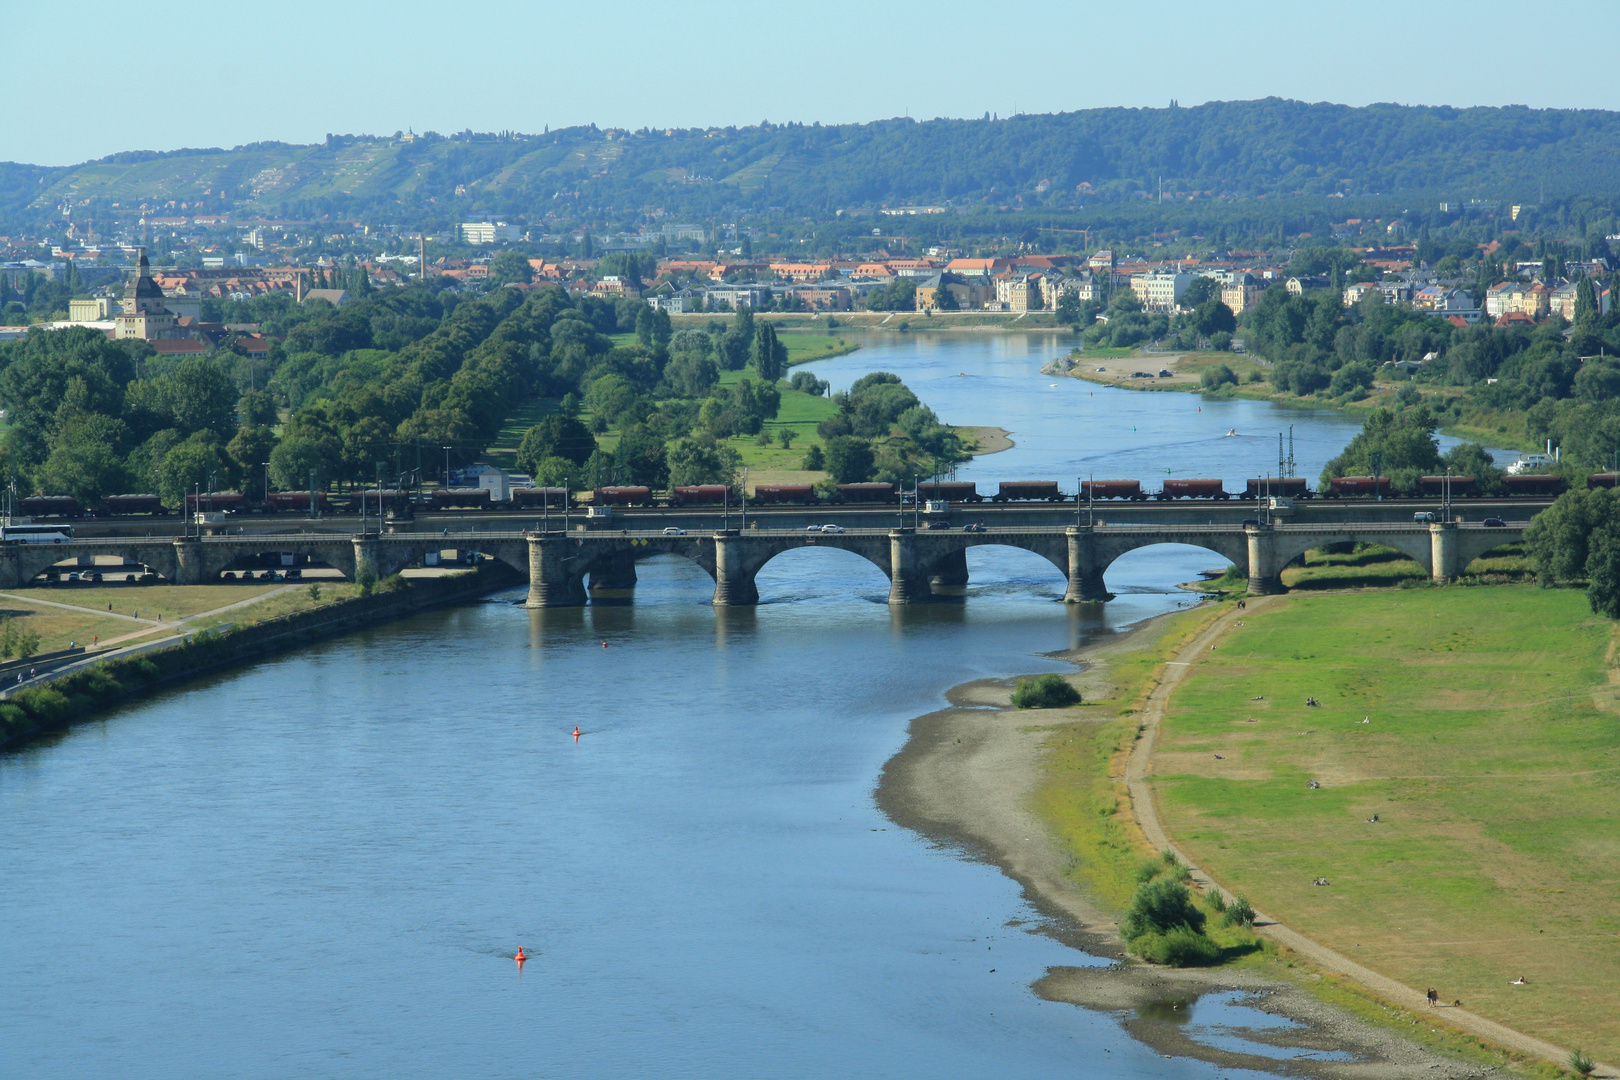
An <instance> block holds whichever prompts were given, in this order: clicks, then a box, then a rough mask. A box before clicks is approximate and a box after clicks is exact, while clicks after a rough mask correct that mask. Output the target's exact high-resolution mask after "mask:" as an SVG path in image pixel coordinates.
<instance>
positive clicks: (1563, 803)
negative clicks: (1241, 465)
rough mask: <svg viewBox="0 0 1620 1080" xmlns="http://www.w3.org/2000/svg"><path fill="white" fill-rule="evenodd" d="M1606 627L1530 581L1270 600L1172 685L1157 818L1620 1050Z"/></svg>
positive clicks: (1598, 1045) (1252, 873)
mask: <svg viewBox="0 0 1620 1080" xmlns="http://www.w3.org/2000/svg"><path fill="white" fill-rule="evenodd" d="M1613 644H1614V630H1613V627H1612V625H1611V624H1610V623H1609V622H1608V621H1607V620H1604V619H1600V618H1597V617H1594V616H1593V615H1591V613H1590V611H1589V610H1588V608H1587V605H1586V601H1585V597H1584V596H1583V595H1582V594H1580V593H1578V592H1574V591H1549V590H1539V589H1536V588H1534V587H1532V586H1528V585H1523V586H1504V587H1494V588H1448V589H1422V590H1417V591H1407V590H1400V591H1381V592H1364V593H1336V594H1331V595H1303V594H1296V595H1293V596H1289V597H1286V598H1283V599H1280V600H1277V601H1273V602H1272V603H1271V604H1270V605H1269V606H1268V607H1267V608H1266V609H1265V610H1264V611H1260V612H1256V613H1255V614H1253V615H1250V616H1248V617H1247V618H1245V619H1244V620H1243V623H1242V625H1241V627H1239V628H1237V629H1234V630H1233V631H1232V633H1231V634H1230V636H1228V637H1227V638H1226V639H1225V640H1223V641H1222V643H1221V645H1220V647H1219V651H1218V652H1216V653H1213V654H1211V655H1209V656H1207V657H1206V658H1203V659H1201V660H1200V662H1199V663H1198V665H1197V666H1196V667H1195V668H1193V669H1192V670H1191V672H1190V673H1189V675H1188V676H1187V678H1186V679H1185V680H1184V681H1183V682H1182V684H1181V685H1180V686H1179V687H1178V688H1177V690H1176V692H1175V695H1174V698H1173V699H1172V702H1171V706H1170V708H1169V710H1168V713H1167V717H1166V721H1165V723H1164V725H1163V729H1162V732H1161V742H1160V745H1159V748H1158V750H1157V752H1156V753H1155V755H1154V759H1153V761H1154V764H1153V773H1152V782H1153V786H1154V790H1155V792H1156V795H1157V801H1158V802H1159V805H1160V812H1161V815H1162V817H1163V820H1164V824H1165V826H1166V828H1167V829H1168V830H1169V831H1170V833H1171V835H1172V837H1173V838H1174V839H1175V841H1176V843H1177V844H1178V845H1180V846H1181V847H1182V848H1183V850H1186V851H1187V852H1188V854H1189V856H1190V857H1192V858H1193V859H1194V860H1195V861H1197V862H1198V863H1199V865H1201V866H1202V867H1204V869H1205V870H1207V871H1208V872H1209V873H1210V874H1211V875H1212V876H1214V877H1215V879H1216V880H1217V881H1219V882H1220V883H1221V884H1222V885H1223V886H1225V887H1226V888H1228V889H1230V890H1233V891H1240V892H1245V893H1247V894H1248V895H1249V896H1250V897H1251V898H1252V899H1253V900H1254V902H1255V904H1256V905H1257V906H1258V907H1260V908H1261V909H1262V910H1265V911H1267V912H1269V913H1270V914H1272V915H1273V916H1275V917H1277V918H1279V919H1280V920H1282V921H1283V922H1284V923H1286V924H1287V925H1289V926H1291V927H1292V928H1293V929H1295V930H1298V931H1300V932H1302V933H1304V934H1306V935H1308V936H1309V937H1311V938H1312V939H1313V940H1316V941H1319V942H1321V943H1322V944H1325V945H1327V946H1329V947H1330V948H1333V949H1335V950H1337V951H1339V952H1341V953H1343V954H1344V955H1347V956H1349V957H1351V958H1353V959H1355V960H1356V961H1358V962H1360V963H1363V964H1365V965H1366V966H1368V967H1371V968H1373V969H1374V970H1377V971H1379V972H1382V973H1385V974H1387V975H1389V976H1391V977H1393V978H1396V979H1398V980H1400V981H1402V982H1404V983H1406V984H1407V985H1410V986H1417V987H1422V986H1429V985H1433V986H1437V987H1438V988H1439V989H1440V992H1441V995H1442V997H1444V998H1445V999H1447V1000H1450V999H1452V998H1460V999H1461V1000H1463V1001H1464V1002H1465V1003H1466V1005H1467V1006H1468V1007H1469V1009H1470V1010H1471V1011H1474V1012H1477V1013H1482V1014H1484V1015H1487V1016H1490V1017H1493V1018H1495V1019H1497V1020H1499V1021H1501V1022H1502V1023H1505V1024H1507V1025H1509V1026H1510V1027H1513V1028H1515V1029H1516V1030H1520V1031H1524V1032H1528V1033H1532V1034H1534V1035H1536V1036H1538V1037H1541V1038H1545V1039H1548V1040H1551V1041H1553V1042H1556V1043H1560V1044H1562V1045H1566V1046H1575V1045H1579V1046H1584V1047H1586V1048H1587V1049H1588V1050H1589V1051H1591V1052H1592V1053H1593V1054H1594V1055H1596V1056H1598V1057H1607V1058H1610V1059H1612V1058H1613V1057H1615V1056H1620V1020H1617V1019H1616V1014H1615V1004H1616V991H1615V987H1616V986H1617V985H1620V982H1617V976H1620V929H1617V928H1620V899H1617V898H1616V897H1617V893H1616V891H1615V889H1614V885H1615V878H1616V873H1615V871H1614V869H1613V865H1614V864H1613V859H1612V854H1613V852H1612V851H1611V850H1610V849H1611V848H1612V847H1613V843H1612V840H1611V839H1610V838H1612V837H1613V836H1616V835H1620V794H1617V790H1620V789H1616V787H1615V785H1614V783H1613V780H1614V777H1615V776H1616V775H1617V773H1620V749H1617V747H1620V709H1617V707H1616V692H1615V690H1614V687H1613V684H1612V683H1611V679H1610V671H1609V660H1610V657H1611V651H1612V648H1613ZM1307 696H1312V697H1315V698H1316V699H1317V700H1319V701H1321V702H1322V707H1321V708H1319V709H1315V708H1307V707H1306V706H1305V705H1304V704H1303V703H1304V701H1305V698H1306V697H1307ZM1363 717H1367V718H1369V719H1370V722H1368V723H1362V722H1361V721H1362V720H1363ZM1313 780H1314V781H1317V782H1319V783H1320V785H1321V786H1320V788H1311V787H1309V786H1308V785H1307V781H1313ZM1374 815H1377V818H1378V820H1377V821H1376V822H1375V821H1373V820H1371V819H1372V818H1373V817H1374ZM1114 862H1116V863H1117V862H1118V860H1117V859H1115V860H1114ZM1324 879H1325V880H1326V881H1327V882H1328V884H1327V885H1325V886H1324V885H1315V884H1313V882H1315V881H1318V880H1324ZM1520 975H1522V976H1524V977H1525V978H1526V979H1527V980H1528V985H1526V986H1513V985H1509V984H1510V981H1511V980H1513V979H1515V978H1516V977H1518V976H1520Z"/></svg>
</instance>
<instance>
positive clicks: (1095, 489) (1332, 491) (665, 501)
mask: <svg viewBox="0 0 1620 1080" xmlns="http://www.w3.org/2000/svg"><path fill="white" fill-rule="evenodd" d="M1586 485H1587V487H1590V488H1614V487H1620V473H1616V472H1607V473H1593V474H1591V475H1589V476H1587V477H1586ZM1568 489H1569V482H1568V480H1567V479H1566V478H1565V477H1563V476H1560V475H1557V474H1551V473H1549V474H1521V475H1518V476H1513V475H1508V476H1503V477H1502V478H1501V495H1502V496H1504V497H1508V498H1514V497H1518V498H1546V497H1550V496H1555V495H1559V494H1561V493H1563V492H1564V491H1567V490H1568ZM1419 491H1420V493H1421V494H1422V496H1424V497H1428V498H1441V497H1443V496H1445V495H1446V494H1448V493H1449V494H1450V496H1451V497H1452V498H1453V499H1473V498H1479V497H1480V491H1479V484H1478V482H1477V481H1476V480H1475V479H1474V478H1473V477H1471V476H1451V477H1446V476H1424V477H1421V478H1420V479H1419ZM582 494H583V496H584V497H583V498H582V497H581V496H582ZM913 495H915V497H916V498H917V499H918V500H922V501H925V502H930V503H933V502H947V503H960V504H975V503H983V502H993V503H1001V504H1006V503H1073V502H1076V501H1078V502H1081V503H1085V502H1088V501H1089V502H1145V501H1148V500H1155V501H1160V502H1175V501H1183V500H1185V501H1196V502H1216V501H1228V500H1232V499H1239V500H1250V501H1254V500H1258V499H1263V498H1267V497H1280V498H1290V499H1312V498H1318V499H1372V498H1391V497H1393V496H1394V489H1393V487H1392V486H1391V483H1390V479H1389V477H1387V476H1340V477H1336V478H1334V479H1332V480H1330V481H1328V485H1327V487H1325V488H1321V489H1318V490H1316V491H1313V490H1311V488H1310V487H1309V486H1308V485H1307V483H1306V481H1305V480H1304V479H1303V478H1301V477H1280V478H1279V477H1251V478H1249V479H1247V480H1245V481H1244V482H1243V490H1242V491H1228V490H1226V485H1225V484H1224V482H1222V481H1221V480H1218V479H1211V478H1185V479H1183V478H1175V477H1172V478H1168V479H1166V480H1165V481H1164V483H1163V485H1162V486H1161V487H1160V489H1159V490H1158V491H1149V490H1147V489H1145V488H1143V486H1142V482H1141V481H1140V480H1082V481H1080V488H1079V493H1078V495H1071V494H1068V493H1066V492H1064V491H1063V490H1062V488H1061V486H1060V485H1059V483H1058V482H1057V481H1056V480H1003V481H1001V482H1000V483H999V484H998V485H997V487H996V492H995V494H993V495H989V496H986V495H982V494H980V493H979V489H978V486H977V485H976V484H974V483H973V482H972V481H970V480H930V481H925V482H922V483H919V484H917V485H916V487H915V489H914V490H912V491H907V490H904V489H902V488H900V487H898V486H897V485H895V484H884V483H864V484H838V485H836V486H835V487H834V488H833V489H832V490H831V491H830V492H823V491H817V490H816V488H815V486H814V485H811V484H759V485H757V486H756V487H755V489H754V491H753V492H752V493H750V494H749V495H748V498H747V500H746V502H747V505H749V506H828V505H848V506H859V505H863V504H865V505H882V504H887V505H894V504H895V503H896V502H897V501H898V502H902V503H905V504H907V505H909V504H910V502H911V499H912V497H913ZM743 501H744V500H742V499H741V498H740V497H739V496H738V493H737V491H736V490H735V489H734V488H729V487H727V486H725V485H724V484H691V485H685V484H683V485H676V486H675V487H674V488H672V489H670V491H669V492H668V493H664V492H658V491H654V490H653V489H652V488H650V487H645V486H634V485H631V486H618V487H599V488H596V489H594V490H592V491H589V492H585V493H580V492H574V491H569V490H567V489H565V488H561V487H529V488H513V489H512V498H511V501H510V502H499V501H496V500H495V499H494V496H493V494H492V493H491V492H490V491H489V490H488V489H486V488H439V489H437V490H434V491H431V492H428V493H426V494H423V493H419V492H418V493H413V492H410V491H402V490H397V489H395V490H389V489H382V490H378V489H375V488H373V489H370V490H365V491H352V492H348V493H346V494H342V495H335V496H334V495H329V494H328V493H326V492H324V491H317V492H315V494H314V507H315V510H316V511H317V512H318V513H321V514H359V513H361V512H362V510H364V512H365V513H368V514H376V513H391V514H396V515H405V514H409V513H410V512H411V511H412V510H413V509H423V510H431V511H473V512H477V511H498V510H510V511H515V512H521V513H524V514H530V513H533V512H535V511H546V510H557V511H561V510H563V509H564V508H568V509H578V508H579V507H580V506H582V505H584V504H585V503H586V502H589V503H590V504H591V505H595V506H609V507H627V508H630V507H669V508H672V509H675V508H683V507H721V506H738V507H741V505H742V504H743ZM310 503H311V496H310V493H309V492H307V491H273V492H271V493H270V494H269V495H268V496H266V497H265V498H264V499H263V500H254V499H250V498H248V497H247V496H245V495H243V494H242V493H241V492H237V491H210V492H203V493H201V494H194V495H187V496H186V498H185V509H186V511H187V512H188V513H189V512H192V511H197V512H202V513H226V514H233V515H234V514H278V513H298V514H308V513H309V511H310ZM17 512H18V513H19V514H21V515H24V516H27V517H30V518H80V517H98V518H129V517H142V516H146V517H161V516H164V515H167V514H172V513H174V511H173V510H172V509H170V508H167V507H165V506H164V505H163V500H162V499H161V498H160V497H158V496H157V495H152V494H132V495H107V496H104V497H102V498H101V499H100V500H99V501H98V502H97V503H96V504H95V505H94V506H89V505H86V504H84V503H81V502H80V501H79V500H77V499H75V498H73V497H72V496H69V495H30V496H28V497H26V498H23V499H19V500H18V502H17Z"/></svg>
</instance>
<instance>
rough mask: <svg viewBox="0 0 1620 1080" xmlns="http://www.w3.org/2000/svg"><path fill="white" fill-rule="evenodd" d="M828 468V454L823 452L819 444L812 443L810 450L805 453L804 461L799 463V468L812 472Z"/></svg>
mask: <svg viewBox="0 0 1620 1080" xmlns="http://www.w3.org/2000/svg"><path fill="white" fill-rule="evenodd" d="M826 467H827V456H826V454H825V453H824V452H823V451H822V449H821V447H820V446H819V445H818V444H816V443H811V444H810V449H808V450H806V451H805V452H804V460H803V461H802V462H800V463H799V468H801V469H805V470H808V471H810V472H820V471H821V470H822V469H825V468H826Z"/></svg>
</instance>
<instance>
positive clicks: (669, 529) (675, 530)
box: [664, 525, 686, 536]
mask: <svg viewBox="0 0 1620 1080" xmlns="http://www.w3.org/2000/svg"><path fill="white" fill-rule="evenodd" d="M664 535H665V536H685V535H686V530H685V529H682V528H680V527H679V526H676V525H666V526H664Z"/></svg>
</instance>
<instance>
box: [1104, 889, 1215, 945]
mask: <svg viewBox="0 0 1620 1080" xmlns="http://www.w3.org/2000/svg"><path fill="white" fill-rule="evenodd" d="M1178 926H1179V927H1186V928H1187V929H1188V930H1192V931H1194V932H1200V933H1201V932H1202V931H1203V929H1204V913H1203V912H1202V911H1199V910H1198V908H1197V907H1195V906H1193V902H1192V894H1191V893H1189V892H1188V891H1187V886H1185V885H1183V884H1181V882H1179V881H1169V880H1166V879H1164V878H1155V879H1154V880H1152V881H1149V882H1148V883H1146V884H1145V885H1140V886H1138V887H1137V889H1136V895H1135V896H1133V897H1132V898H1131V906H1130V910H1128V911H1127V912H1126V913H1125V920H1124V921H1123V922H1122V923H1120V931H1121V932H1122V933H1123V934H1124V935H1125V940H1126V941H1135V940H1136V939H1137V938H1139V937H1141V936H1143V935H1144V934H1161V935H1163V934H1168V933H1169V932H1170V931H1171V930H1174V929H1175V928H1176V927H1178Z"/></svg>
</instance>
